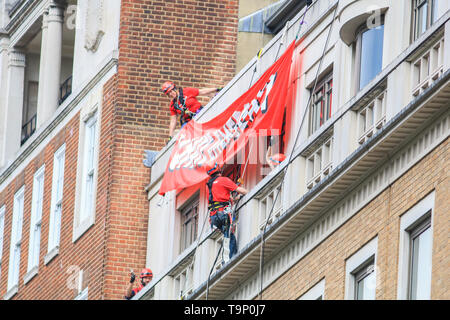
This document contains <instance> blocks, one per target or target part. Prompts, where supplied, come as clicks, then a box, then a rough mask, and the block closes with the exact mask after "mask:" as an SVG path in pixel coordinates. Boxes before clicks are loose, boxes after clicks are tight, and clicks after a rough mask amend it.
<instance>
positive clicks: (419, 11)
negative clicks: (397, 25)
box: [413, 0, 440, 40]
mask: <svg viewBox="0 0 450 320" xmlns="http://www.w3.org/2000/svg"><path fill="white" fill-rule="evenodd" d="M439 2H440V1H439V0H413V10H414V14H413V15H414V23H413V25H414V40H416V39H417V38H419V37H420V36H421V35H422V34H423V33H424V32H425V31H426V30H427V29H428V28H429V27H430V26H431V25H432V24H433V23H434V22H436V21H437V19H438V18H439V16H440V15H439Z"/></svg>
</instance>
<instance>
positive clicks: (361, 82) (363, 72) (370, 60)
mask: <svg viewBox="0 0 450 320" xmlns="http://www.w3.org/2000/svg"><path fill="white" fill-rule="evenodd" d="M383 42H384V17H382V20H381V24H380V25H379V26H377V27H374V28H368V27H367V25H366V24H364V25H362V26H361V27H360V28H359V30H358V32H357V37H356V71H357V72H356V74H357V77H356V80H357V83H356V87H357V89H358V91H359V90H361V89H362V88H364V87H365V86H366V85H367V84H368V83H369V82H370V81H372V80H373V79H374V78H375V77H376V76H377V75H378V74H379V73H380V72H381V69H382V64H383Z"/></svg>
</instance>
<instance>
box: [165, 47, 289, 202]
mask: <svg viewBox="0 0 450 320" xmlns="http://www.w3.org/2000/svg"><path fill="white" fill-rule="evenodd" d="M294 46H295V41H293V42H292V43H291V44H290V45H289V47H288V48H287V49H286V51H285V53H284V54H283V55H282V56H281V57H280V58H279V59H278V60H277V61H276V62H275V63H274V64H273V65H272V66H271V67H270V68H268V69H267V70H266V72H264V74H263V75H262V76H261V77H260V78H259V79H258V81H257V82H256V83H255V84H254V85H253V86H252V87H251V88H250V89H249V90H248V91H247V92H245V93H244V94H243V95H242V96H240V97H239V98H238V99H237V100H235V101H234V102H233V103H232V104H231V105H230V106H228V107H226V108H224V109H225V111H223V112H222V113H221V114H219V115H217V116H216V117H214V118H213V119H211V120H209V121H208V122H205V123H198V122H196V121H195V120H191V121H189V123H188V124H187V125H185V126H184V127H183V128H182V129H181V131H180V133H179V135H178V138H177V142H176V143H175V146H174V148H173V150H172V154H171V156H170V159H169V162H168V164H167V168H166V171H165V174H164V178H163V181H162V184H161V188H160V190H159V194H161V195H164V194H165V193H166V192H168V191H171V190H177V189H181V188H186V187H189V186H192V185H195V184H197V183H199V182H202V181H203V180H205V179H206V178H208V174H207V173H206V172H207V170H208V169H209V168H210V166H211V165H214V163H216V162H217V163H218V164H220V165H222V164H224V163H230V160H231V161H232V160H233V159H234V156H235V155H236V154H237V153H238V152H239V151H240V150H241V149H242V148H243V147H245V145H246V144H247V142H248V139H249V137H250V136H254V135H256V136H259V135H268V134H271V132H273V131H278V132H281V127H282V123H283V114H284V108H285V106H286V102H287V101H286V100H287V99H286V97H287V92H288V84H289V76H290V72H291V61H292V53H293V51H294Z"/></svg>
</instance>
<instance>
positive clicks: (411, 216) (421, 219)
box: [397, 191, 435, 300]
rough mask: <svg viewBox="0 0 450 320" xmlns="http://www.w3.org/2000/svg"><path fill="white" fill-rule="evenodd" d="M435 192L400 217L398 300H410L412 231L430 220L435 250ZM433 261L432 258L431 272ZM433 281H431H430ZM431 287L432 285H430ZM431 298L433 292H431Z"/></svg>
mask: <svg viewBox="0 0 450 320" xmlns="http://www.w3.org/2000/svg"><path fill="white" fill-rule="evenodd" d="M434 202H435V191H432V192H431V193H430V194H428V195H427V196H425V197H424V198H423V199H422V200H420V201H419V202H418V203H416V204H415V205H414V206H412V207H411V208H410V209H408V210H407V211H406V212H405V213H403V215H402V216H401V217H400V241H399V259H398V281H397V299H398V300H407V299H409V298H410V294H409V293H410V290H409V289H410V277H411V274H410V267H411V231H414V230H416V228H417V227H418V226H420V225H421V224H422V223H425V221H426V220H427V219H430V228H431V229H430V232H431V248H433V221H434ZM432 268H433V259H432V258H431V270H432ZM430 281H431V279H430ZM430 286H431V283H430ZM430 298H431V291H430Z"/></svg>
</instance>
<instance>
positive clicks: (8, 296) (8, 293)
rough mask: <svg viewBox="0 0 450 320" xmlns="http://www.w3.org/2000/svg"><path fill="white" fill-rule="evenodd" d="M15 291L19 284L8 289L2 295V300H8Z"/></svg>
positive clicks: (17, 289)
mask: <svg viewBox="0 0 450 320" xmlns="http://www.w3.org/2000/svg"><path fill="white" fill-rule="evenodd" d="M17 292H19V286H18V285H17V284H16V285H15V286H14V287H12V288H11V289H9V290H8V292H6V294H5V295H4V296H3V300H10V299H11V298H12V297H14V296H15V295H16V294H17Z"/></svg>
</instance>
